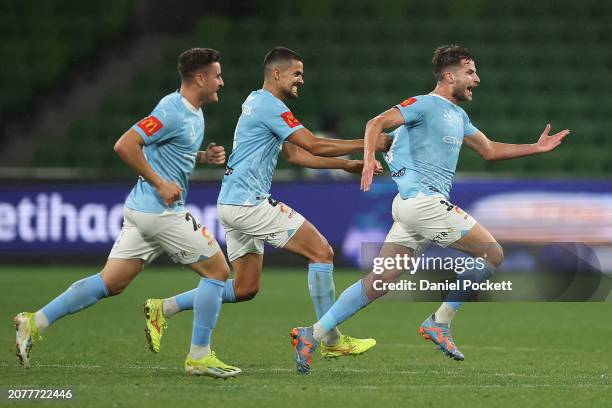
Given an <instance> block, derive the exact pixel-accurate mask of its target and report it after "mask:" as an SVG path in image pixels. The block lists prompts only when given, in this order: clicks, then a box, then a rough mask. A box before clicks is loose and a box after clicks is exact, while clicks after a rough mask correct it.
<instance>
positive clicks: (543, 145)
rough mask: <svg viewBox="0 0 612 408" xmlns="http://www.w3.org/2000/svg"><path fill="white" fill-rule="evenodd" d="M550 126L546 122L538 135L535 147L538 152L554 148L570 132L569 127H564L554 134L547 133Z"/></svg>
mask: <svg viewBox="0 0 612 408" xmlns="http://www.w3.org/2000/svg"><path fill="white" fill-rule="evenodd" d="M550 127H551V126H550V123H547V124H546V127H545V128H544V131H543V132H542V134H541V135H540V139H539V140H538V143H536V148H537V150H538V152H539V153H546V152H550V151H551V150H554V149H555V148H556V147H557V146H559V145H560V144H561V141H562V140H563V139H564V138H565V136H567V135H569V133H570V131H569V129H565V130H562V131H560V132H559V133H555V134H554V135H549V134H548V133H549V132H550Z"/></svg>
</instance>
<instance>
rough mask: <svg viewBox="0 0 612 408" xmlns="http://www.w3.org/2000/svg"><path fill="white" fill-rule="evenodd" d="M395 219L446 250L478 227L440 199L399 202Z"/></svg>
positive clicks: (427, 197) (468, 217) (454, 207)
mask: <svg viewBox="0 0 612 408" xmlns="http://www.w3.org/2000/svg"><path fill="white" fill-rule="evenodd" d="M393 219H394V220H395V221H396V222H398V223H400V224H402V225H403V226H404V227H405V228H406V229H407V230H410V231H414V233H416V234H418V235H419V236H422V237H424V238H426V239H428V240H429V241H431V242H433V243H435V244H437V245H439V246H441V247H443V248H446V247H447V246H449V245H451V244H452V243H454V242H456V241H458V240H459V239H461V238H462V237H464V236H466V235H467V234H468V233H469V232H470V231H471V230H472V228H473V227H474V225H476V221H475V220H474V219H473V218H472V217H471V216H470V215H469V214H467V213H466V212H465V211H463V210H462V209H461V208H459V207H458V206H457V205H454V204H452V203H450V202H449V201H448V200H447V199H446V198H444V197H442V196H439V195H433V196H428V195H424V194H421V195H419V196H417V197H414V198H409V199H406V200H402V199H401V198H399V199H398V198H396V200H394V206H393Z"/></svg>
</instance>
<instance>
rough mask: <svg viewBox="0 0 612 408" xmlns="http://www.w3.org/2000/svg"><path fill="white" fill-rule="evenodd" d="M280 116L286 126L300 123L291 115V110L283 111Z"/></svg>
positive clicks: (294, 125)
mask: <svg viewBox="0 0 612 408" xmlns="http://www.w3.org/2000/svg"><path fill="white" fill-rule="evenodd" d="M281 118H283V120H284V121H285V123H286V124H287V126H289V127H290V128H294V127H296V126H300V125H301V123H300V122H299V121H298V120H297V119H296V118H295V116H293V113H291V111H287V112H285V113H283V114H282V115H281Z"/></svg>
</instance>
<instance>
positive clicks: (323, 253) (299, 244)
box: [283, 220, 334, 263]
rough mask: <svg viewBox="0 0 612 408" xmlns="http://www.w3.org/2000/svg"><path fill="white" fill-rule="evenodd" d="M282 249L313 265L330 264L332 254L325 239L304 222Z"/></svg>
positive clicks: (310, 224) (332, 258)
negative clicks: (299, 256) (301, 257)
mask: <svg viewBox="0 0 612 408" xmlns="http://www.w3.org/2000/svg"><path fill="white" fill-rule="evenodd" d="M283 249H286V250H288V251H290V252H293V253H295V254H298V255H301V256H303V257H304V258H306V259H308V260H309V261H310V262H314V263H332V262H333V261H334V252H333V250H332V248H331V246H330V245H329V243H328V242H327V239H325V237H324V236H323V234H321V233H320V232H319V230H317V228H316V227H315V226H314V225H312V223H310V221H308V220H305V221H304V222H303V223H302V225H301V226H300V227H299V228H298V230H297V231H296V232H295V234H293V236H292V237H291V238H290V239H289V241H287V243H285V245H284V246H283Z"/></svg>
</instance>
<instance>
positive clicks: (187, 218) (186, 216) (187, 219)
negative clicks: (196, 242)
mask: <svg viewBox="0 0 612 408" xmlns="http://www.w3.org/2000/svg"><path fill="white" fill-rule="evenodd" d="M185 221H191V222H192V223H193V230H194V231H197V230H198V222H197V221H196V219H195V218H193V215H191V213H186V214H185Z"/></svg>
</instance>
